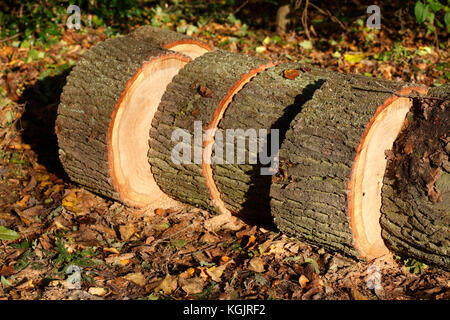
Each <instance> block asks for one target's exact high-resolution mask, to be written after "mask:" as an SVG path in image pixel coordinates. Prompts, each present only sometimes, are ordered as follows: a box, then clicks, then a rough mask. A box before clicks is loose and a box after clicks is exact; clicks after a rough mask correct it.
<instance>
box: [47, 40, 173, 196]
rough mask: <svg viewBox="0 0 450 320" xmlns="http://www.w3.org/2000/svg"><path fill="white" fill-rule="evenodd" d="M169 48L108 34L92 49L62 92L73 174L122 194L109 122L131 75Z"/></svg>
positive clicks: (66, 153)
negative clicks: (113, 167)
mask: <svg viewBox="0 0 450 320" xmlns="http://www.w3.org/2000/svg"><path fill="white" fill-rule="evenodd" d="M167 52H168V51H167V50H164V49H161V48H158V47H156V46H154V45H152V44H151V43H149V42H143V41H140V40H137V39H132V38H129V37H123V38H115V39H109V40H106V41H104V42H102V43H100V44H98V45H96V46H95V47H93V48H92V49H91V50H89V51H88V52H86V54H85V55H84V56H83V58H82V59H81V60H80V61H79V62H78V63H77V65H76V66H75V67H74V68H73V70H72V72H71V73H70V75H69V77H68V78H67V84H66V86H65V87H64V90H63V93H62V95H61V103H60V105H59V108H58V117H57V120H56V128H55V130H56V133H57V136H58V144H59V148H60V150H59V155H60V160H61V162H62V164H63V167H64V169H65V171H66V172H67V173H68V175H69V177H70V178H71V179H72V180H73V181H74V182H77V183H79V184H80V185H82V186H84V187H86V188H87V189H89V190H91V191H93V192H95V193H98V194H102V195H104V196H107V197H110V198H113V199H116V200H119V195H118V193H117V191H116V190H115V189H114V187H113V185H112V181H111V177H110V173H109V168H108V150H107V139H108V128H109V124H110V122H111V115H112V112H113V110H114V107H115V106H116V104H117V102H118V100H119V97H120V95H121V93H122V92H123V91H124V90H125V87H126V84H127V81H128V80H130V79H131V78H132V77H133V75H134V74H135V73H136V72H137V71H138V70H139V68H141V66H142V64H143V63H144V62H145V61H147V60H149V58H152V57H156V56H160V55H165V54H167Z"/></svg>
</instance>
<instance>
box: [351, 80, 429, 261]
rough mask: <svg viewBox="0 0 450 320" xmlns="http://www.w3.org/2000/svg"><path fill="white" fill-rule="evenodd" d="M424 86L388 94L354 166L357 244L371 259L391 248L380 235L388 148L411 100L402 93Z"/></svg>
mask: <svg viewBox="0 0 450 320" xmlns="http://www.w3.org/2000/svg"><path fill="white" fill-rule="evenodd" d="M413 91H417V92H419V93H420V94H422V95H425V94H426V93H427V89H426V88H424V87H406V88H403V89H402V90H400V92H398V93H396V94H395V95H394V96H392V97H390V98H388V99H387V100H386V101H385V102H384V103H383V104H382V105H381V106H379V107H378V109H377V110H376V112H375V115H374V116H373V117H372V119H371V120H370V121H369V123H368V124H367V127H366V131H365V132H364V134H363V136H362V139H361V141H360V144H359V146H358V148H357V149H356V157H355V160H354V163H353V166H352V173H351V176H350V182H349V186H348V189H349V191H348V210H349V216H350V226H351V229H352V232H353V236H354V241H355V247H356V248H357V250H358V251H359V253H360V254H361V257H364V258H366V259H368V260H372V259H375V258H378V257H380V256H382V255H385V254H387V253H388V252H389V250H388V248H387V247H386V245H385V244H384V241H383V239H382V237H381V225H380V217H381V188H382V186H383V177H384V174H385V170H386V164H387V159H386V156H385V151H386V150H390V149H392V146H393V144H394V141H395V140H396V138H397V136H398V135H399V133H400V131H401V129H402V127H403V124H404V121H405V117H406V114H407V113H408V112H409V110H410V108H411V106H412V101H411V99H410V98H405V97H399V96H404V95H407V94H410V93H411V92H413Z"/></svg>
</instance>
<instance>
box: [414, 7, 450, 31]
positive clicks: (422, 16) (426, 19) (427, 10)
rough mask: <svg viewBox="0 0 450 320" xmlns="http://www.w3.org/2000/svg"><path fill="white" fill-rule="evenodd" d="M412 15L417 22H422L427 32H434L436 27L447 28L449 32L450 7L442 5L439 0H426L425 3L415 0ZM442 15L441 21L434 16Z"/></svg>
mask: <svg viewBox="0 0 450 320" xmlns="http://www.w3.org/2000/svg"><path fill="white" fill-rule="evenodd" d="M414 15H415V16H416V20H417V22H418V23H419V24H422V23H424V24H425V25H426V27H427V32H435V31H436V27H438V28H447V31H449V32H450V7H449V6H448V5H443V4H441V3H440V2H439V0H426V3H423V2H422V1H420V0H419V1H417V2H416V4H415V6H414ZM437 15H438V16H442V17H443V18H442V21H443V22H444V23H442V22H441V21H439V19H437V18H436V16H437Z"/></svg>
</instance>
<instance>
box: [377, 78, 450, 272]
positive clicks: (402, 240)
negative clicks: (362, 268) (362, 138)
mask: <svg viewBox="0 0 450 320" xmlns="http://www.w3.org/2000/svg"><path fill="white" fill-rule="evenodd" d="M427 96H430V97H433V99H415V100H414V104H413V108H412V109H411V112H410V113H409V114H408V117H407V119H408V121H407V124H406V126H405V128H404V130H403V131H402V133H401V134H400V135H399V137H398V138H397V140H396V142H395V144H394V147H393V150H392V151H391V152H389V157H388V163H387V171H386V175H385V178H384V185H383V188H382V207H381V211H382V216H381V226H382V237H383V239H384V241H385V243H386V245H387V246H388V248H390V249H391V250H392V251H393V252H395V253H396V254H398V255H401V256H403V257H405V258H406V257H408V258H414V259H416V260H418V261H420V262H425V263H427V264H430V265H433V266H438V267H441V268H443V269H446V270H450V161H449V160H450V110H449V108H450V86H446V87H439V88H431V89H430V91H429V94H428V95H427ZM436 98H441V100H440V99H436Z"/></svg>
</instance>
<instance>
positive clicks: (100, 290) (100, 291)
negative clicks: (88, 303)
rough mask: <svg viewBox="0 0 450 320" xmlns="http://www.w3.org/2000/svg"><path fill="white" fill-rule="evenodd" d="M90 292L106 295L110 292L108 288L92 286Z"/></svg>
mask: <svg viewBox="0 0 450 320" xmlns="http://www.w3.org/2000/svg"><path fill="white" fill-rule="evenodd" d="M88 292H89V293H90V294H92V295H94V296H104V295H105V294H107V293H108V290H106V289H105V288H101V287H91V288H89V290H88Z"/></svg>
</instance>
